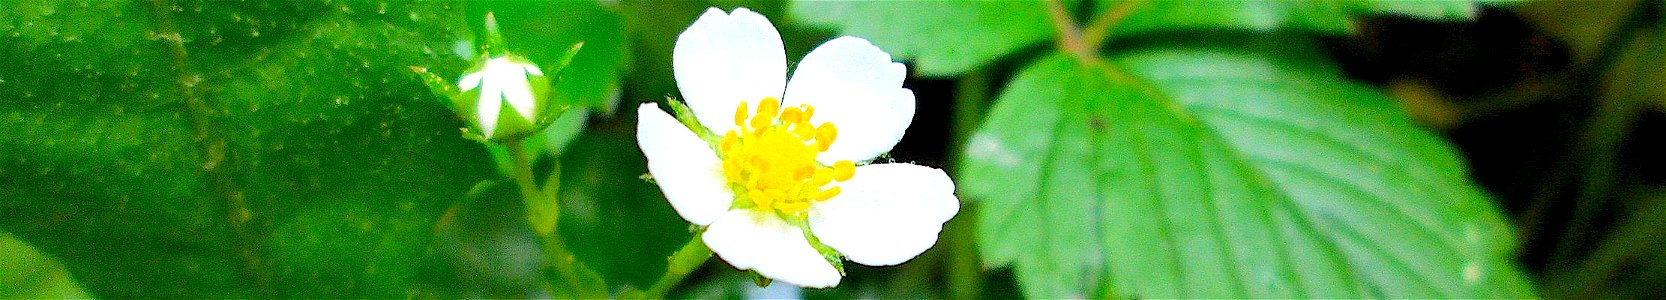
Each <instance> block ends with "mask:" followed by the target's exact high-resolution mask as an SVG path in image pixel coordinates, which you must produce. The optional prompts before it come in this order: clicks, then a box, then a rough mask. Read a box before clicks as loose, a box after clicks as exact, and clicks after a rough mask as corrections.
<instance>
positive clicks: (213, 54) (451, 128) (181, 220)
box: [0, 1, 496, 298]
mask: <svg viewBox="0 0 1666 300" xmlns="http://www.w3.org/2000/svg"><path fill="white" fill-rule="evenodd" d="M4 6H6V7H5V8H6V9H5V10H3V11H5V12H6V14H4V15H0V24H6V25H5V26H9V27H8V28H11V29H16V31H11V30H8V32H17V33H20V34H19V35H15V36H14V35H9V34H8V35H0V69H5V70H8V71H7V72H5V73H6V74H4V75H0V76H4V77H0V99H6V101H0V126H4V128H7V130H8V132H9V133H8V134H5V135H0V153H5V155H4V157H5V159H3V160H0V178H3V180H0V211H4V212H6V215H7V217H6V218H4V219H3V220H0V228H3V229H4V230H5V231H7V232H11V233H13V234H15V235H16V236H17V237H18V238H20V239H22V240H25V241H28V242H29V243H31V244H34V245H35V246H36V247H38V248H39V249H40V250H41V252H43V253H46V254H48V255H51V256H53V257H57V258H59V259H60V260H61V261H62V262H63V263H64V265H65V266H66V267H67V268H68V269H69V271H70V272H71V273H73V274H74V275H75V276H76V277H77V279H79V280H80V282H81V284H83V285H84V286H85V287H86V288H87V290H88V291H90V292H92V293H93V294H95V295H96V296H99V297H117V298H131V297H154V296H156V295H168V296H170V297H181V298H210V297H212V298H246V297H256V298H266V297H285V298H291V297H293V298H316V297H355V298H356V297H376V298H384V297H413V296H428V297H445V296H447V295H451V296H455V295H454V293H452V292H451V291H448V290H446V289H445V288H444V287H439V286H437V283H436V282H434V280H435V279H434V278H437V277H444V275H446V272H448V271H450V270H449V269H447V266H445V265H443V264H442V262H443V260H441V259H439V258H442V257H444V256H445V255H447V254H448V253H447V252H446V251H448V250H449V249H446V248H444V247H442V246H440V244H438V243H436V242H435V241H434V231H435V229H434V228H435V226H434V225H435V223H436V220H437V219H439V218H440V216H441V215H442V214H443V213H444V211H445V210H446V209H447V208H448V207H450V206H451V205H452V203H454V202H456V201H457V200H458V199H461V198H462V197H463V195H464V194H465V192H466V191H467V190H468V188H469V187H470V186H472V185H474V184H475V183H477V182H480V181H481V180H484V179H487V178H492V177H493V176H496V173H495V172H494V171H493V170H492V165H491V162H490V160H489V156H488V155H487V154H486V152H485V151H484V150H483V149H482V148H481V147H480V146H479V145H478V144H477V143H475V142H473V141H469V140H465V139H463V138H461V137H460V135H459V130H458V129H459V128H460V127H462V123H461V121H460V120H458V118H457V117H456V115H455V114H454V113H452V112H451V111H449V110H448V109H447V108H446V106H447V105H446V104H444V102H445V101H447V100H444V99H436V96H435V95H433V94H432V93H430V92H429V91H428V89H427V88H426V87H425V85H424V83H423V82H422V81H421V79H419V78H418V77H416V76H411V75H410V70H409V68H408V67H409V66H425V67H427V68H428V69H429V70H431V71H433V72H435V73H438V74H458V72H459V71H460V70H461V69H462V68H463V67H466V64H467V61H466V60H465V59H467V57H466V56H464V55H461V54H460V53H455V52H453V51H451V49H453V45H456V44H457V43H458V41H460V40H467V35H466V34H462V32H467V31H466V28H468V27H467V26H466V25H465V23H464V20H463V19H462V13H461V12H460V7H457V6H456V5H453V4H447V3H336V4H328V3H313V2H304V3H301V2H256V3H220V2H209V3H191V2H183V3H175V2H172V1H13V2H6V4H4ZM13 8H17V9H16V10H13ZM30 24H58V25H55V26H36V25H30ZM81 24H92V25H89V26H100V27H99V28H104V29H97V30H82V29H76V28H79V27H76V26H81ZM24 25H28V26H24ZM66 34H68V35H66Z"/></svg>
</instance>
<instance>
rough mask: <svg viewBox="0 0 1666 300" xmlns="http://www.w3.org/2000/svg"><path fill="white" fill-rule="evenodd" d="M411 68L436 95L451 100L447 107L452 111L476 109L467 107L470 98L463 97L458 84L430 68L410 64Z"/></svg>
mask: <svg viewBox="0 0 1666 300" xmlns="http://www.w3.org/2000/svg"><path fill="white" fill-rule="evenodd" d="M409 68H410V69H411V73H413V74H416V76H417V78H418V79H421V80H422V84H423V85H426V86H428V90H429V91H431V92H433V93H434V95H437V96H440V97H443V98H446V100H450V101H447V102H446V103H445V104H446V107H449V108H451V110H452V111H458V112H461V111H464V110H465V109H467V110H471V111H472V110H473V109H474V108H472V107H466V106H467V104H468V102H467V101H468V98H464V97H462V95H463V92H462V90H460V89H458V88H457V85H456V84H453V83H452V82H451V81H450V80H445V78H440V76H439V75H434V73H433V72H428V68H424V67H418V66H410V67H409ZM458 115H459V116H461V115H462V114H461V113H459V114H458Z"/></svg>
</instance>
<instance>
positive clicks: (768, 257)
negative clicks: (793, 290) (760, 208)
mask: <svg viewBox="0 0 1666 300" xmlns="http://www.w3.org/2000/svg"><path fill="white" fill-rule="evenodd" d="M702 239H703V240H704V241H705V242H706V247H710V248H711V249H712V252H713V253H717V256H718V257H721V258H723V260H724V261H727V262H729V264H730V265H733V266H735V268H737V269H742V270H746V269H752V270H757V271H758V274H763V275H764V277H769V278H771V279H775V280H779V281H781V282H786V283H790V284H793V285H797V286H802V287H815V288H825V287H832V286H835V285H839V276H840V275H839V271H838V270H836V269H833V265H832V264H829V263H827V260H826V259H824V258H822V256H821V253H819V252H816V248H812V247H810V241H809V240H807V239H805V238H804V231H802V230H799V229H798V227H793V226H792V225H790V224H787V222H786V221H782V220H781V218H780V217H777V216H775V215H774V214H771V213H766V212H756V211H752V210H747V209H736V210H731V211H729V213H727V214H724V215H723V217H722V218H718V219H717V222H715V223H712V226H711V227H707V228H706V233H705V234H704V236H703V237H702Z"/></svg>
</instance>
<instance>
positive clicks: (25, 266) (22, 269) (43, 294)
mask: <svg viewBox="0 0 1666 300" xmlns="http://www.w3.org/2000/svg"><path fill="white" fill-rule="evenodd" d="M0 270H6V272H0V298H6V299H24V298H35V299H44V298H58V299H64V298H88V297H90V295H88V294H87V291H86V290H85V289H82V288H81V285H80V284H78V283H76V282H75V278H74V277H71V276H70V275H69V271H68V270H64V265H63V264H61V263H58V261H57V260H54V259H52V257H49V256H46V255H45V254H42V253H41V252H40V251H39V250H35V247H31V246H29V243H26V242H23V241H21V240H18V239H17V238H14V237H12V235H10V234H6V233H5V232H0Z"/></svg>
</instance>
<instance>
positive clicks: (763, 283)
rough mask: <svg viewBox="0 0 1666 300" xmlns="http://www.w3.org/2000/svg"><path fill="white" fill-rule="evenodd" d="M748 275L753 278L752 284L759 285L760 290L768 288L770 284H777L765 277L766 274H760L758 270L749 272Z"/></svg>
mask: <svg viewBox="0 0 1666 300" xmlns="http://www.w3.org/2000/svg"><path fill="white" fill-rule="evenodd" d="M746 275H748V276H750V277H752V284H755V285H758V288H767V287H769V284H770V283H775V280H774V279H769V277H764V274H758V270H748V271H746Z"/></svg>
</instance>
